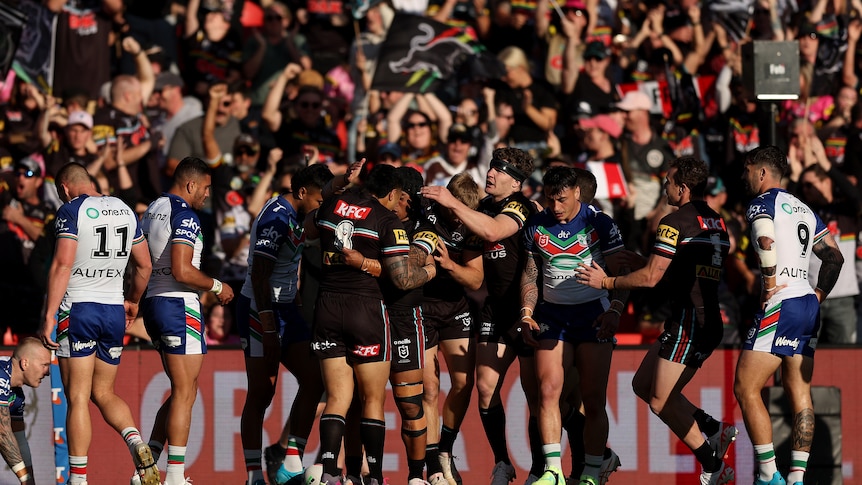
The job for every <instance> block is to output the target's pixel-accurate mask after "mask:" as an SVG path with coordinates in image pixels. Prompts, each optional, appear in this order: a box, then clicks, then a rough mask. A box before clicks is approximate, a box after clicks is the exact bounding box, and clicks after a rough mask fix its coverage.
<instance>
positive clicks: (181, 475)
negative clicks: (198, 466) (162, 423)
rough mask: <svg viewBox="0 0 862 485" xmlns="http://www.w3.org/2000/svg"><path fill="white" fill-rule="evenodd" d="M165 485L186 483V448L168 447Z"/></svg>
mask: <svg viewBox="0 0 862 485" xmlns="http://www.w3.org/2000/svg"><path fill="white" fill-rule="evenodd" d="M166 472H167V474H166V475H165V485H183V484H184V483H185V482H186V447H185V446H173V445H168V469H167V471H166Z"/></svg>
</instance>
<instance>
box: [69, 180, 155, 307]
mask: <svg viewBox="0 0 862 485" xmlns="http://www.w3.org/2000/svg"><path fill="white" fill-rule="evenodd" d="M55 234H56V236H57V239H61V238H68V239H74V240H75V241H77V242H78V247H77V250H76V252H75V262H74V264H73V266H72V272H71V276H70V278H69V285H68V287H67V289H66V294H65V296H64V298H63V304H62V306H61V308H65V309H68V308H69V307H71V305H72V304H73V303H80V302H95V303H102V304H108V305H122V304H123V276H124V275H125V272H126V264H128V262H129V257H130V255H131V253H132V246H133V245H134V244H138V243H140V242H142V241H143V240H144V236H143V234H142V233H141V227H140V225H139V224H138V218H137V216H136V215H135V213H134V211H132V210H131V209H130V208H129V207H128V206H127V205H126V204H125V203H123V201H121V200H120V199H118V198H116V197H108V196H102V197H89V196H86V195H82V196H80V197H76V198H75V199H73V200H71V201H69V202H67V203H65V204H63V206H62V207H60V209H59V210H58V211H57V219H56V221H55Z"/></svg>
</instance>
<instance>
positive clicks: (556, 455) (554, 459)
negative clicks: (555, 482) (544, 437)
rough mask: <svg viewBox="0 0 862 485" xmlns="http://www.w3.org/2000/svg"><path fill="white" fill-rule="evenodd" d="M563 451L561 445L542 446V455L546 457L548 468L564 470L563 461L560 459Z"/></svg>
mask: <svg viewBox="0 0 862 485" xmlns="http://www.w3.org/2000/svg"><path fill="white" fill-rule="evenodd" d="M561 450H562V448H561V447H560V444H559V443H551V444H547V445H542V455H544V456H545V466H546V467H554V468H556V469H557V470H562V469H563V460H562V459H561V458H560V455H562V452H561Z"/></svg>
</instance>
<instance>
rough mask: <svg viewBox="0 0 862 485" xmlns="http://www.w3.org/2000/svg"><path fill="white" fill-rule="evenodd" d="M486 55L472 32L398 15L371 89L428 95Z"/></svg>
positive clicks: (382, 48)
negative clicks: (472, 59)
mask: <svg viewBox="0 0 862 485" xmlns="http://www.w3.org/2000/svg"><path fill="white" fill-rule="evenodd" d="M482 52H484V46H482V45H481V44H480V43H479V42H478V41H477V37H476V33H475V32H474V31H473V29H472V28H461V27H450V26H448V25H446V24H443V23H440V22H437V21H435V20H432V19H430V18H428V17H423V16H419V15H410V14H404V13H397V14H395V19H394V20H393V21H392V28H391V29H389V33H388V34H387V35H386V40H384V41H383V45H382V46H381V47H380V57H379V58H378V59H377V69H376V71H375V72H374V80H373V81H372V83H371V87H372V89H377V90H380V91H404V92H413V93H425V92H429V91H432V92H433V91H434V90H435V89H436V88H437V85H438V83H439V82H440V80H442V79H448V78H449V77H450V76H452V75H454V74H455V73H456V72H458V70H459V69H460V68H461V66H462V65H463V64H464V62H465V61H467V60H468V59H470V58H472V57H473V56H476V55H478V54H480V53H482Z"/></svg>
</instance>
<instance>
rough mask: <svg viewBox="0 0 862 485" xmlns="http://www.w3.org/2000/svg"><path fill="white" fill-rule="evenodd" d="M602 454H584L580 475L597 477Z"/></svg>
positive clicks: (600, 466)
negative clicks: (582, 468)
mask: <svg viewBox="0 0 862 485" xmlns="http://www.w3.org/2000/svg"><path fill="white" fill-rule="evenodd" d="M603 459H604V458H603V457H602V455H587V454H585V455H584V470H583V471H582V472H581V474H582V475H589V476H591V477H593V478H599V469H601V468H602V460H603Z"/></svg>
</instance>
